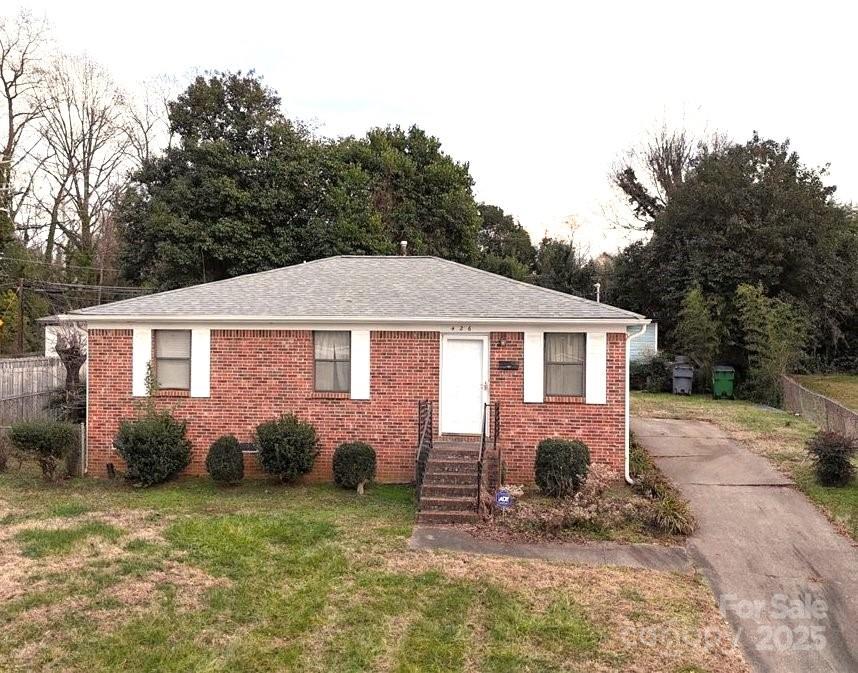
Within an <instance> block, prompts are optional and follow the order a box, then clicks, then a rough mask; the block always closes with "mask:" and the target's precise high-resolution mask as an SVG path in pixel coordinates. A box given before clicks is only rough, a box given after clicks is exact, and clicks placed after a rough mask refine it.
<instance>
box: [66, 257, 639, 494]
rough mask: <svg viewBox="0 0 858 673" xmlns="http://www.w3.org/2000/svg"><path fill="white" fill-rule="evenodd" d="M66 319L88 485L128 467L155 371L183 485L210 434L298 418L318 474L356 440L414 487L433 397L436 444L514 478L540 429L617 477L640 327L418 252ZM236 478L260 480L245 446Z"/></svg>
mask: <svg viewBox="0 0 858 673" xmlns="http://www.w3.org/2000/svg"><path fill="white" fill-rule="evenodd" d="M63 318H64V319H66V320H75V321H78V322H83V323H85V324H86V327H87V330H88V348H89V362H88V366H89V376H88V398H87V405H88V425H87V435H88V436H87V457H86V469H87V471H88V472H89V473H90V474H92V475H96V476H100V475H104V474H105V473H106V469H107V465H108V464H109V463H113V464H115V465H116V466H117V468H119V469H121V467H122V465H121V461H120V460H119V458H118V456H117V455H116V453H115V451H114V450H113V448H112V441H113V438H114V436H115V434H116V431H117V428H118V425H119V422H120V421H121V420H122V419H124V418H129V417H132V416H133V415H134V414H135V405H136V404H137V403H139V401H140V398H143V397H144V396H145V395H146V394H147V390H146V376H147V370H148V369H149V366H150V364H151V367H152V371H153V372H154V375H155V376H156V378H157V379H158V386H159V387H158V392H157V396H158V398H159V399H158V401H157V404H159V405H165V406H169V407H170V408H172V409H173V411H174V414H175V415H176V416H177V417H179V418H183V419H186V420H187V422H188V436H189V438H190V440H191V442H192V443H193V447H194V451H193V460H192V463H191V465H190V466H189V468H188V470H187V471H188V473H190V474H201V473H204V461H205V456H206V452H207V450H208V447H209V445H210V444H211V442H212V441H213V440H214V439H216V438H217V437H218V436H220V435H223V434H226V433H232V434H234V435H236V436H237V437H238V438H239V440H241V441H243V442H248V443H251V442H252V439H253V432H254V428H255V426H256V425H257V424H258V423H260V422H262V421H265V420H269V419H271V418H274V417H276V416H278V415H280V414H283V413H285V412H293V413H295V414H297V415H298V416H299V417H301V418H303V419H305V420H308V421H310V422H312V423H313V424H314V426H315V427H316V429H317V432H318V434H319V437H320V440H321V452H320V454H319V456H318V458H317V461H316V465H315V467H314V470H313V472H312V473H311V475H309V476H310V478H311V479H316V480H327V479H329V478H330V471H331V457H332V454H333V450H334V448H335V447H336V446H337V445H338V444H340V443H341V442H344V441H349V440H361V441H366V442H368V443H370V444H372V445H373V446H374V447H375V449H376V452H377V456H378V480H379V481H384V482H409V481H413V480H414V479H415V460H416V458H415V456H416V453H415V451H416V446H417V442H418V403H420V402H421V401H427V402H428V403H429V404H428V405H424V406H423V410H424V417H425V418H424V420H426V418H431V424H432V427H431V433H429V434H430V435H431V437H429V438H428V439H429V443H432V445H433V446H436V445H437V447H443V448H437V447H436V448H437V451H442V450H444V449H447V450H454V449H457V448H458V449H462V451H460V453H459V454H455V451H454V452H453V453H452V454H451V455H458V456H459V457H465V456H467V455H468V454H467V451H465V450H464V449H465V448H472V449H475V450H476V446H477V445H478V444H479V443H483V444H485V443H486V440H485V439H484V438H483V435H484V434H485V435H486V436H487V437H488V438H489V439H488V441H489V443H490V444H491V446H492V447H494V446H495V445H497V447H498V450H499V451H500V452H501V453H502V460H503V464H504V465H505V469H506V477H507V481H508V482H510V483H522V482H531V481H532V480H533V460H534V453H535V447H536V444H537V443H538V442H539V440H541V439H543V438H545V437H551V436H560V437H570V438H579V439H581V440H583V441H584V442H586V443H587V445H588V446H589V447H590V450H591V453H592V456H593V460H594V461H597V462H600V463H604V464H606V465H608V466H610V467H611V468H612V469H614V470H615V471H617V472H618V473H621V472H623V470H624V469H625V465H626V463H627V458H626V453H627V441H628V435H627V433H628V407H627V402H628V396H627V360H628V341H629V339H627V329H628V328H629V327H630V326H639V327H638V329H640V330H642V329H643V328H644V327H645V325H646V324H647V323H648V322H649V321H648V320H646V319H644V318H643V317H642V316H639V315H637V314H634V313H630V312H628V311H624V310H621V309H618V308H615V307H612V306H608V305H606V304H601V303H596V302H593V301H589V300H586V299H581V298H579V297H575V296H571V295H567V294H562V293H559V292H554V291H552V290H547V289H544V288H540V287H536V286H532V285H528V284H526V283H520V282H517V281H514V280H510V279H508V278H504V277H502V276H497V275H494V274H491V273H487V272H485V271H480V270H477V269H473V268H470V267H467V266H463V265H461V264H457V263H454V262H450V261H446V260H442V259H438V258H434V257H418V256H413V257H349V256H341V257H332V258H328V259H322V260H318V261H315V262H311V263H305V264H299V265H295V266H290V267H285V268H281V269H274V270H271V271H265V272H261V273H255V274H249V275H246V276H240V277H237V278H232V279H228V280H221V281H216V282H212V283H205V284H202V285H197V286H193V287H187V288H182V289H178V290H171V291H168V292H161V293H158V294H152V295H147V296H143V297H137V298H134V299H128V300H124V301H119V302H114V303H111V304H105V305H101V306H93V307H90V308H86V309H82V310H80V311H76V312H73V313H70V314H68V315H66V316H63ZM632 332H634V330H632ZM634 336H635V334H634V333H632V334H631V335H630V337H629V338H634ZM487 404H488V405H490V406H488V407H486V405H487ZM429 407H431V409H432V413H431V414H427V413H426V411H427V410H428V408H429ZM495 422H497V423H499V431H498V432H496V433H494V434H496V435H497V437H496V439H495V437H492V434H493V431H494V430H495V428H494V424H495ZM484 428H485V429H486V432H485V433H483V429H484ZM426 434H427V433H425V432H424V439H426V438H425V435H426ZM432 440H434V442H433V441H432ZM452 440H455V441H456V442H460V443H467V442H468V441H469V440H471V444H469V445H467V447H462V446H455V445H452V446H451V445H450V442H451V441H452ZM251 448H252V446H251ZM246 467H247V470H248V473H249V474H251V475H252V474H254V473H255V472H257V471H258V468H257V466H256V461H255V458H254V456H253V455H252V451H248V453H247V455H246Z"/></svg>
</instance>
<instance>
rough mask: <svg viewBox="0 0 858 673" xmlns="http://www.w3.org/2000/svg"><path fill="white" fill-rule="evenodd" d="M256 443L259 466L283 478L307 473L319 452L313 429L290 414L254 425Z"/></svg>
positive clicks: (293, 477) (290, 479) (317, 440)
mask: <svg viewBox="0 0 858 673" xmlns="http://www.w3.org/2000/svg"><path fill="white" fill-rule="evenodd" d="M256 445H257V449H258V451H259V452H258V456H259V463H260V464H261V465H262V469H263V470H265V471H266V472H267V473H268V474H271V475H274V476H277V477H280V479H281V480H282V481H292V480H293V479H296V478H297V477H299V476H301V475H302V474H306V473H307V472H309V471H310V470H311V469H312V468H313V463H314V462H315V460H316V455H317V454H318V453H319V439H318V437H317V436H316V429H315V428H314V427H313V426H312V425H311V424H310V423H306V422H304V421H302V420H300V419H299V418H298V417H297V416H295V415H293V414H286V415H284V416H281V417H280V418H278V419H276V420H273V421H266V422H265V423H260V424H259V425H258V426H256Z"/></svg>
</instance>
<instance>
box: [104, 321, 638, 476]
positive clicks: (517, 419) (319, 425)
mask: <svg viewBox="0 0 858 673" xmlns="http://www.w3.org/2000/svg"><path fill="white" fill-rule="evenodd" d="M131 338H132V335H131V330H99V329H91V330H90V332H89V364H88V366H89V374H88V381H89V425H88V435H89V437H88V439H89V444H88V447H89V448H88V452H89V460H88V469H89V472H90V474H92V475H94V476H103V475H104V474H105V470H106V464H107V463H110V462H112V463H115V464H116V465H117V467H118V468H120V469H121V467H122V464H121V460H120V459H119V457H118V456H117V455H116V453H115V452H114V451H113V449H112V442H113V438H114V436H115V435H116V431H117V428H118V427H119V423H120V421H121V420H122V419H125V418H131V417H133V416H134V414H135V413H136V406H137V405H138V404H139V401H135V400H134V399H133V398H132V397H131ZM439 339H440V335H439V333H438V332H381V331H377V332H372V334H371V336H370V340H371V349H370V353H371V363H370V371H371V390H370V395H371V399H369V400H352V399H349V398H348V395H344V394H341V393H316V392H315V391H314V390H313V347H312V333H311V332H308V331H288V330H246V331H240V330H213V331H212V335H211V349H212V350H211V397H208V398H190V397H181V398H175V397H164V398H159V399H158V406H159V407H161V408H171V409H172V410H173V413H174V414H175V415H176V417H178V418H182V419H185V420H187V421H188V437H189V439H190V440H191V442H192V444H193V446H194V452H193V460H192V463H191V465H190V466H189V468H188V470H187V472H188V473H189V474H204V473H205V465H204V463H205V456H206V452H207V451H208V447H209V445H210V444H211V442H212V441H214V440H215V439H216V438H217V437H219V436H220V435H222V434H226V433H232V434H234V435H236V436H237V437H238V438H239V440H240V441H250V440H251V438H252V436H253V430H254V428H255V427H256V425H257V424H259V423H260V422H262V421H265V420H269V419H271V418H274V417H276V416H279V415H280V414H283V413H285V412H293V413H295V414H297V415H298V416H299V417H301V418H303V419H305V420H308V421H310V422H311V423H313V425H315V427H316V430H317V431H318V433H319V437H320V439H321V453H320V455H319V457H318V458H317V460H316V465H315V467H314V469H313V472H312V474H311V475H310V478H312V479H316V480H324V479H329V478H330V469H331V457H332V455H333V450H334V448H335V447H336V446H337V445H338V444H340V443H341V442H344V441H353V440H361V441H366V442H369V443H370V444H372V445H373V446H374V447H375V449H376V452H377V454H378V479H379V480H380V481H387V482H403V481H410V480H411V479H412V478H413V474H414V445H415V442H416V426H417V402H418V401H419V400H421V399H431V400H433V401H434V402H435V404H436V414H435V418H436V425H437V399H438V377H439V371H438V369H439V360H438V358H439ZM501 340H503V341H504V345H500V342H501ZM624 340H625V334H622V333H618V334H609V335H608V358H609V364H608V404H607V405H598V406H597V405H585V404H582V403H568V401H567V402H566V403H559V402H557V403H546V404H524V403H523V402H522V391H523V381H522V375H523V362H522V353H523V337H522V334H521V333H509V334H499V333H493V334H492V335H491V339H490V344H491V345H490V349H491V379H490V393H491V396H492V400H493V401H499V402H500V403H501V445H502V447H503V451H504V459H505V461H506V463H507V474H508V475H509V479H510V481H512V482H528V481H532V480H533V456H534V450H535V446H536V443H537V442H538V441H539V440H540V439H542V438H544V437H551V436H564V437H577V438H580V439H583V440H584V441H585V442H586V443H587V444H588V445H589V446H590V448H591V451H592V454H593V458H594V460H598V461H600V462H604V463H607V464H609V465H611V466H612V467H614V468H616V469H618V470H620V469H622V464H623V447H624V444H623V440H624V435H623V432H624V428H623V423H624V418H625V416H624V410H625V407H624V398H623V394H624V390H625V383H624V377H625V364H624V363H625V341H624ZM499 360H516V361H517V362H518V363H519V368H518V369H517V370H511V371H500V370H499V369H498V362H499ZM245 465H246V467H247V473H248V474H249V475H253V474H258V467H257V465H256V459H255V456H253V455H252V454H248V455H247V456H246V459H245Z"/></svg>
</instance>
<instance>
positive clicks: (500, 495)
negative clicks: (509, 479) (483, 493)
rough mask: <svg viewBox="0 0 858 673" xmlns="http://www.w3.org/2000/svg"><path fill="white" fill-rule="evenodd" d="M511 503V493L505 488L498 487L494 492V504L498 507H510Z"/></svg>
mask: <svg viewBox="0 0 858 673" xmlns="http://www.w3.org/2000/svg"><path fill="white" fill-rule="evenodd" d="M512 503H513V499H512V494H511V493H510V492H509V491H508V490H506V489H505V488H499V489H498V492H497V493H495V505H497V507H498V509H509V508H510V507H512Z"/></svg>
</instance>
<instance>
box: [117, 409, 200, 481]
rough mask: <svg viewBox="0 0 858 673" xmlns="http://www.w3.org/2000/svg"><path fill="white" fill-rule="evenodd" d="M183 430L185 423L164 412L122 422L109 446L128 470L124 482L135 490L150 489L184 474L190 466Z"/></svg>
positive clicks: (189, 453)
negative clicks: (182, 472)
mask: <svg viewBox="0 0 858 673" xmlns="http://www.w3.org/2000/svg"><path fill="white" fill-rule="evenodd" d="M185 430H186V424H185V422H184V421H177V420H176V419H175V418H173V416H172V415H171V414H170V413H169V412H168V411H153V412H149V413H147V414H146V415H145V416H143V417H141V418H139V419H137V420H133V421H132V420H126V421H123V422H122V424H121V425H120V426H119V432H118V433H117V435H116V439H114V440H113V445H114V446H115V447H116V451H117V453H119V455H120V456H121V457H122V460H124V461H125V464H126V465H127V467H128V469H127V470H126V472H125V478H126V479H128V480H129V481H132V482H134V483H135V484H137V485H138V486H152V485H153V484H160V483H162V482H164V481H167V480H168V479H170V478H171V477H173V476H175V475H177V474H178V473H179V472H181V471H182V470H184V469H185V468H186V467H187V466H188V463H190V462H191V443H190V442H189V441H188V439H187V438H186V437H185Z"/></svg>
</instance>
